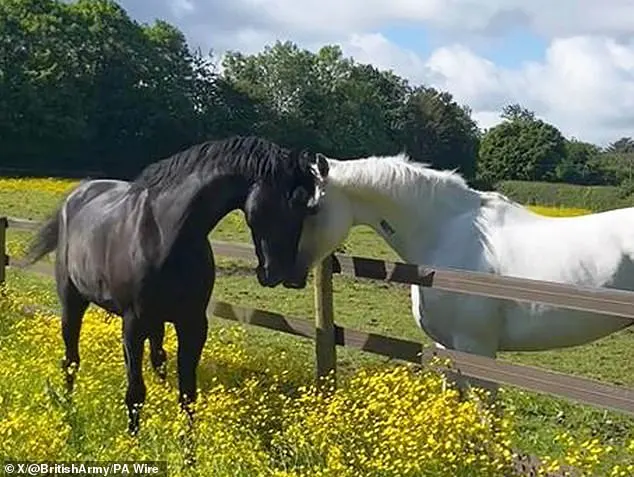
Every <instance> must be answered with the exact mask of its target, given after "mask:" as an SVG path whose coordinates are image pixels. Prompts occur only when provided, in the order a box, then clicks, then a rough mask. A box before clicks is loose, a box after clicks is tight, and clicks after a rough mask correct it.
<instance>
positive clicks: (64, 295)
mask: <svg viewBox="0 0 634 477" xmlns="http://www.w3.org/2000/svg"><path fill="white" fill-rule="evenodd" d="M57 291H58V295H59V298H60V302H61V304H62V337H63V338H64V346H65V348H66V350H65V354H64V359H63V360H62V371H63V372H64V377H65V379H66V390H67V391H68V392H69V393H70V392H72V390H73V385H74V383H75V373H76V372H77V371H78V370H79V361H80V360H79V334H80V331H81V323H82V320H83V317H84V313H85V312H86V309H87V308H88V304H89V302H88V301H87V300H86V299H84V298H83V297H82V296H81V295H80V294H79V291H78V290H77V288H75V285H73V283H72V282H71V281H70V280H69V279H64V280H61V281H60V282H59V285H58V289H57Z"/></svg>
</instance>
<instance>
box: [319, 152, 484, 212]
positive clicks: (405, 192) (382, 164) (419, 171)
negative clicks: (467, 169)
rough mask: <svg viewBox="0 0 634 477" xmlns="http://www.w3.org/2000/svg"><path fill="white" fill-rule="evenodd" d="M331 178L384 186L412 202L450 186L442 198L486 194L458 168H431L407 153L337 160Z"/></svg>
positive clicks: (352, 184) (349, 184) (349, 183)
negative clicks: (470, 185) (474, 186)
mask: <svg viewBox="0 0 634 477" xmlns="http://www.w3.org/2000/svg"><path fill="white" fill-rule="evenodd" d="M359 166H361V167H359ZM329 180H330V181H332V182H333V183H335V184H338V185H341V186H343V187H345V188H346V189H348V190H355V189H356V190H363V189H366V188H372V189H378V190H382V191H384V192H385V193H386V194H389V195H390V196H392V197H394V198H398V199H400V200H407V201H408V202H410V203H411V202H414V203H419V202H420V201H422V200H425V199H426V198H429V196H430V194H434V195H435V196H436V197H438V192H440V191H441V190H445V191H449V190H451V192H452V193H450V194H443V196H444V197H443V198H444V199H445V200H450V201H453V200H455V201H456V202H458V201H460V202H463V201H464V200H465V199H467V198H469V197H475V196H478V197H480V196H481V195H482V194H485V193H481V192H478V191H476V190H474V189H471V188H470V187H469V186H468V184H467V182H466V181H465V179H464V178H463V177H462V175H460V174H459V173H458V172H456V170H438V169H432V168H431V167H430V166H429V165H428V164H424V163H420V162H414V161H412V160H411V158H410V157H409V156H408V155H407V154H405V153H401V154H397V155H394V156H370V157H364V158H359V159H353V160H347V161H346V160H343V161H338V162H337V164H336V173H334V174H332V175H331V176H330V177H329Z"/></svg>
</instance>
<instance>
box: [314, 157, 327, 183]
mask: <svg viewBox="0 0 634 477" xmlns="http://www.w3.org/2000/svg"><path fill="white" fill-rule="evenodd" d="M315 160H316V161H317V169H319V173H320V174H321V177H323V178H324V179H325V178H326V177H328V172H329V171H330V167H329V166H328V159H326V156H324V155H323V154H321V153H319V152H318V153H316V154H315Z"/></svg>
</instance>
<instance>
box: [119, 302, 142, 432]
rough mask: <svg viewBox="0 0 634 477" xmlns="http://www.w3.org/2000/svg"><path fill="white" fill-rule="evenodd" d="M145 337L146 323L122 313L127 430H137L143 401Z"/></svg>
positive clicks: (134, 316)
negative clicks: (126, 379)
mask: <svg viewBox="0 0 634 477" xmlns="http://www.w3.org/2000/svg"><path fill="white" fill-rule="evenodd" d="M146 337H147V332H146V323H145V322H144V321H143V320H142V319H141V317H139V316H137V315H136V314H135V313H133V312H130V311H127V312H126V313H124V315H123V355H124V358H125V364H126V369H127V374H128V388H127V390H126V395H125V403H126V406H127V407H128V432H130V434H132V435H136V434H137V433H138V432H139V426H140V421H141V416H140V413H141V408H142V407H143V403H144V402H145V383H144V382H143V371H142V368H143V367H142V364H143V342H144V341H145V338H146Z"/></svg>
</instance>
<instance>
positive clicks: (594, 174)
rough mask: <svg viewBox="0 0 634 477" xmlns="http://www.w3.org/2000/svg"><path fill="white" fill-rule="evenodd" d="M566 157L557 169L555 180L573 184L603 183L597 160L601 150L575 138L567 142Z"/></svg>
mask: <svg viewBox="0 0 634 477" xmlns="http://www.w3.org/2000/svg"><path fill="white" fill-rule="evenodd" d="M565 145H566V156H565V157H564V158H563V159H562V161H561V162H560V163H559V164H557V166H556V168H555V178H556V179H557V180H558V181H561V182H568V183H571V184H596V183H600V182H601V171H600V170H599V167H598V162H597V158H598V157H599V155H600V154H601V149H600V148H599V147H598V146H596V145H594V144H591V143H588V142H582V141H578V140H576V139H574V138H572V139H570V140H566V142H565Z"/></svg>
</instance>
